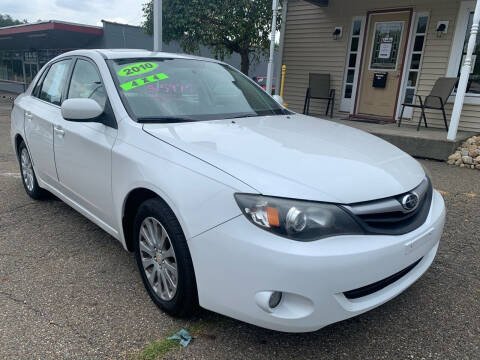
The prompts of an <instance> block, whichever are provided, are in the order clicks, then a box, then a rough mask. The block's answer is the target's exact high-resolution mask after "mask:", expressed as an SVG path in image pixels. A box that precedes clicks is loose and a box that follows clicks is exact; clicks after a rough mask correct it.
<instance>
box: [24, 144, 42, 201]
mask: <svg viewBox="0 0 480 360" xmlns="http://www.w3.org/2000/svg"><path fill="white" fill-rule="evenodd" d="M18 163H19V165H20V175H21V177H22V183H23V187H24V188H25V191H26V192H27V194H28V196H30V197H31V198H32V199H34V200H41V199H45V198H46V197H47V196H48V194H49V193H48V191H46V190H44V189H42V188H41V187H40V186H38V181H37V177H36V175H35V170H34V169H33V163H32V158H31V157H30V153H29V152H28V149H27V145H25V142H24V141H23V140H22V142H21V143H20V145H18Z"/></svg>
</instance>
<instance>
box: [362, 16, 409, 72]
mask: <svg viewBox="0 0 480 360" xmlns="http://www.w3.org/2000/svg"><path fill="white" fill-rule="evenodd" d="M391 23H396V24H400V23H401V24H402V32H401V34H400V42H399V44H398V49H397V57H396V59H395V67H394V68H393V69H383V68H372V60H373V53H374V51H375V50H374V47H375V46H374V45H375V37H376V33H377V25H380V24H391ZM406 26H407V23H406V22H405V21H404V20H400V21H378V22H376V23H375V27H374V29H373V34H372V38H371V39H370V40H371V41H372V45H371V48H370V56H369V61H368V71H377V72H396V71H397V70H398V57H399V56H400V51H399V50H400V48H401V47H402V46H403V44H402V39H403V34H404V33H405V31H409V29H405V28H406ZM407 36H408V35H407ZM367 44H368V42H367Z"/></svg>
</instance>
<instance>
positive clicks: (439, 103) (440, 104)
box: [398, 77, 458, 131]
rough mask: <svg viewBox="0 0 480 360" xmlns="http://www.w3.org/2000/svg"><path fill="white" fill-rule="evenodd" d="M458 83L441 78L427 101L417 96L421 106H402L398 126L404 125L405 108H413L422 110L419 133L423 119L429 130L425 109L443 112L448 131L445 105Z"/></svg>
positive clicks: (450, 79) (451, 79)
mask: <svg viewBox="0 0 480 360" xmlns="http://www.w3.org/2000/svg"><path fill="white" fill-rule="evenodd" d="M457 82H458V78H446V77H443V78H439V79H437V81H436V82H435V85H433V88H432V91H431V92H430V95H427V96H426V97H425V99H422V97H421V96H420V95H417V94H415V96H416V97H417V98H418V102H419V104H415V103H412V104H407V103H403V104H402V112H401V113H400V119H399V120H398V126H399V127H400V125H401V124H402V117H403V111H404V110H405V107H407V106H409V107H413V108H419V109H421V110H422V112H421V114H420V119H419V121H418V126H417V131H419V130H420V125H421V124H422V119H423V122H424V123H425V127H426V128H428V125H427V117H426V116H425V109H433V110H442V114H443V121H444V123H445V129H447V131H448V124H447V115H445V104H446V103H447V100H448V97H449V96H450V94H451V93H452V91H453V89H454V88H455V85H457Z"/></svg>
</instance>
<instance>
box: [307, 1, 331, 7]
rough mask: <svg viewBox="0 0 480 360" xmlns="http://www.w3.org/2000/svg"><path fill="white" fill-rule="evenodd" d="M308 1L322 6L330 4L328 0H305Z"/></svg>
mask: <svg viewBox="0 0 480 360" xmlns="http://www.w3.org/2000/svg"><path fill="white" fill-rule="evenodd" d="M305 1H306V2H309V3H311V4H313V5H317V6H320V7H327V6H328V0H305Z"/></svg>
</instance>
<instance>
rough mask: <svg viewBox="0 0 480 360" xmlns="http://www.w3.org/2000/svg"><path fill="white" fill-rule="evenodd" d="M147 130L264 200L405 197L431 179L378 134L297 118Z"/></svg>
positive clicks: (346, 201)
mask: <svg viewBox="0 0 480 360" xmlns="http://www.w3.org/2000/svg"><path fill="white" fill-rule="evenodd" d="M144 131H146V132H147V133H149V134H151V135H153V136H155V137H156V138H158V139H160V140H162V141H164V142H167V143H169V144H171V145H173V146H175V147H177V148H179V149H181V150H183V151H185V152H187V153H189V154H191V155H193V156H195V157H197V158H199V159H202V160H204V161H206V162H208V163H210V164H211V165H213V166H215V167H217V168H219V169H220V170H222V171H225V172H227V173H228V174H230V175H232V176H234V177H235V178H237V179H239V180H241V181H243V182H244V183H246V184H248V185H249V186H250V187H252V188H254V189H255V190H257V191H258V192H259V193H262V194H264V195H271V196H281V197H289V198H297V199H308V200H315V201H326V202H339V203H344V204H349V203H355V202H360V201H369V200H374V199H380V198H385V197H389V196H393V195H398V194H401V193H404V192H406V191H409V190H411V189H413V188H415V187H416V186H417V185H418V184H419V183H420V182H421V181H422V179H423V178H424V177H425V173H424V171H423V169H422V167H421V166H420V164H419V163H418V162H417V161H416V160H414V159H413V158H412V157H410V156H409V155H408V154H406V153H405V152H403V151H401V150H400V149H398V148H396V147H395V146H393V145H391V144H389V143H387V142H386V141H384V140H382V139H380V138H378V137H376V136H373V135H370V134H368V133H366V132H363V131H360V130H357V129H354V128H351V127H349V126H345V125H341V124H338V123H335V122H331V121H327V120H322V119H318V118H313V117H309V116H304V115H298V114H296V115H290V116H283V115H282V116H266V117H251V118H241V119H234V120H213V121H203V122H194V123H176V124H144Z"/></svg>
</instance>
